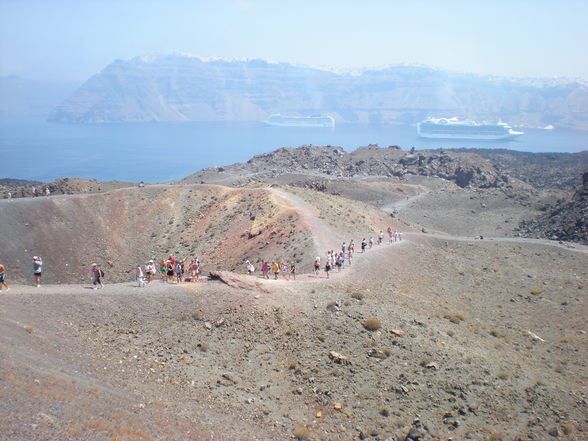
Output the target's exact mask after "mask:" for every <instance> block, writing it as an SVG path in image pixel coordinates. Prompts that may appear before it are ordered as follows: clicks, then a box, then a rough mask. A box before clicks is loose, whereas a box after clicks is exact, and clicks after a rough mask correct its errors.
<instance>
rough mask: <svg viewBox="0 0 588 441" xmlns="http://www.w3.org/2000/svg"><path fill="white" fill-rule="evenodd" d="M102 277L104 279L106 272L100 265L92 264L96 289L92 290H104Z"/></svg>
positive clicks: (93, 282)
mask: <svg viewBox="0 0 588 441" xmlns="http://www.w3.org/2000/svg"><path fill="white" fill-rule="evenodd" d="M102 277H104V271H102V269H101V268H100V265H98V264H96V263H93V264H92V285H94V287H93V288H92V289H98V286H99V287H100V288H104V285H103V284H102Z"/></svg>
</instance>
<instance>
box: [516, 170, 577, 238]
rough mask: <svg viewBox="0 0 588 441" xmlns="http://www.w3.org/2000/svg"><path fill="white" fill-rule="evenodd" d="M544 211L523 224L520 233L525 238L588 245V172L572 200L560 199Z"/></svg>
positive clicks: (520, 226)
mask: <svg viewBox="0 0 588 441" xmlns="http://www.w3.org/2000/svg"><path fill="white" fill-rule="evenodd" d="M543 210H544V211H545V214H543V215H541V216H539V217H537V218H535V219H532V220H529V221H523V222H521V224H520V225H519V229H518V231H519V232H520V233H521V234H522V235H523V236H527V237H544V238H547V239H553V240H565V241H570V242H579V243H583V244H585V245H588V171H585V172H584V174H583V175H582V186H581V187H580V188H579V189H578V190H577V191H576V192H575V193H574V195H573V196H572V198H571V199H570V200H563V199H560V200H558V201H557V202H556V203H555V204H552V205H548V206H546V207H544V208H543Z"/></svg>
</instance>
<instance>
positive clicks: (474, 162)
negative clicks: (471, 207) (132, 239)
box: [184, 145, 524, 188]
mask: <svg viewBox="0 0 588 441" xmlns="http://www.w3.org/2000/svg"><path fill="white" fill-rule="evenodd" d="M285 172H288V173H290V174H298V175H307V176H316V177H322V178H329V179H334V178H352V177H366V176H379V177H392V176H396V177H403V176H406V175H414V176H430V177H437V178H441V179H445V180H448V181H452V182H454V183H455V184H457V185H458V186H460V187H463V188H465V187H474V188H499V187H512V186H521V185H524V184H523V183H522V182H520V181H519V180H517V179H513V178H511V177H509V175H508V174H506V173H503V172H501V171H500V170H498V168H497V167H496V166H495V165H494V164H492V163H491V162H490V161H489V160H487V159H484V158H482V157H480V156H478V155H475V154H472V153H456V152H452V151H435V152H429V151H410V152H407V151H403V150H401V149H400V148H399V147H397V146H390V147H387V148H380V147H378V146H376V145H369V146H367V147H360V148H358V149H357V150H355V151H354V152H353V153H347V152H346V151H345V150H343V149H342V148H341V147H334V146H320V147H319V146H311V145H304V146H301V147H299V148H292V147H283V148H280V149H278V150H275V151H273V152H270V153H266V154H262V155H257V156H254V157H253V158H251V159H250V160H249V161H247V163H245V164H243V163H240V164H233V165H230V166H226V167H213V168H208V169H204V170H201V171H199V172H197V173H195V174H193V175H191V176H188V177H187V178H186V179H185V180H184V181H185V182H202V181H203V182H206V183H223V184H228V185H233V184H239V183H241V182H246V181H251V180H254V181H260V182H272V181H273V180H274V179H275V178H276V177H277V176H280V175H283V174H284V173H285Z"/></svg>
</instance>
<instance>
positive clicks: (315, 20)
mask: <svg viewBox="0 0 588 441" xmlns="http://www.w3.org/2000/svg"><path fill="white" fill-rule="evenodd" d="M178 51H179V52H188V53H192V54H196V55H202V56H221V57H230V58H232V57H239V58H241V57H246V58H267V59H271V60H274V61H285V62H293V63H300V64H309V65H322V66H334V67H351V68H353V67H370V66H383V65H388V64H398V63H410V64H413V63H419V64H426V65H429V66H433V67H440V68H443V69H449V70H456V71H466V72H474V73H488V74H498V75H509V76H567V77H580V78H584V79H588V1H587V0H557V1H556V0H405V1H396V0H363V1H360V0H357V1H351V0H332V1H331V0H323V1H321V0H292V1H290V0H210V1H199V0H192V1H189V0H159V1H156V0H0V76H4V75H20V76H24V77H27V78H43V77H49V78H51V79H66V80H84V79H86V78H87V77H89V76H90V75H92V74H94V73H96V72H98V71H99V70H101V69H102V68H103V67H104V66H106V65H107V64H109V63H110V62H112V61H113V60H114V59H117V58H130V57H133V56H136V55H143V54H148V53H167V52H178Z"/></svg>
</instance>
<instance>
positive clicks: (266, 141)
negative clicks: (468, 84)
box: [0, 121, 588, 182]
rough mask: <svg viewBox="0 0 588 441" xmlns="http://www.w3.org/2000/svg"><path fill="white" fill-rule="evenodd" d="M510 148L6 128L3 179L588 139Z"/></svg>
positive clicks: (534, 136)
mask: <svg viewBox="0 0 588 441" xmlns="http://www.w3.org/2000/svg"><path fill="white" fill-rule="evenodd" d="M524 131H525V134H524V135H523V136H522V137H520V138H518V139H516V140H512V141H492V142H488V141H482V142H480V141H467V142H466V141H430V140H424V139H419V138H418V137H417V136H416V128H415V127H414V126H366V125H339V126H337V127H336V128H334V129H325V128H281V127H271V126H267V125H264V124H261V123H259V124H258V123H139V124H137V123H136V124H72V125H70V124H49V123H46V122H44V121H26V122H23V121H18V122H15V121H0V158H1V159H0V164H1V166H0V177H2V178H18V179H33V180H39V181H51V180H53V179H55V178H57V177H80V178H88V179H98V180H123V181H134V182H138V181H145V182H165V181H169V180H175V179H181V178H183V177H185V176H188V175H189V174H191V173H194V172H196V171H198V170H200V169H202V168H205V167H210V166H214V165H227V164H232V163H234V162H243V161H246V160H248V159H249V158H250V157H251V156H253V155H256V154H260V153H265V152H270V151H272V150H275V149H277V148H280V147H283V146H293V147H298V146H300V145H303V144H313V145H337V146H341V147H343V148H344V149H345V150H347V151H353V150H355V149H356V148H357V147H360V146H365V145H368V144H378V145H379V146H380V147H386V146H389V145H399V146H400V147H402V148H403V149H405V150H406V149H410V148H411V147H413V146H414V147H415V148H416V149H419V150H420V149H435V148H447V149H449V148H460V147H481V148H507V149H512V150H520V151H525V152H578V151H582V150H588V132H581V131H572V130H563V129H555V130H534V129H525V130H524Z"/></svg>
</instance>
